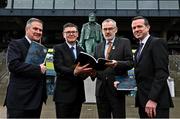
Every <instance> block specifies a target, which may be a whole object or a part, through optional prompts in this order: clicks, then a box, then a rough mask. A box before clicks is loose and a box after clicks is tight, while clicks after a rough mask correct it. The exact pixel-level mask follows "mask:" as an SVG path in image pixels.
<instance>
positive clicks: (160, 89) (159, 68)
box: [135, 36, 173, 108]
mask: <svg viewBox="0 0 180 119" xmlns="http://www.w3.org/2000/svg"><path fill="white" fill-rule="evenodd" d="M136 54H137V53H135V56H136ZM168 62H169V61H168V51H167V44H166V43H165V41H164V40H162V39H159V38H155V37H152V36H150V37H149V39H148V40H147V42H146V44H145V46H144V48H143V50H142V52H141V55H140V58H139V61H136V60H135V78H136V82H137V88H138V90H137V95H136V106H141V107H145V105H146V103H147V101H148V100H149V99H151V100H154V101H156V102H157V104H158V105H157V107H158V108H169V107H171V106H173V103H172V99H171V95H170V92H169V88H168V85H167V78H168V76H169V71H168Z"/></svg>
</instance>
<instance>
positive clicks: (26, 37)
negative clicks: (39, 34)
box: [25, 36, 31, 44]
mask: <svg viewBox="0 0 180 119" xmlns="http://www.w3.org/2000/svg"><path fill="white" fill-rule="evenodd" d="M25 38H26V39H27V41H28V42H29V44H31V40H30V39H29V38H28V37H27V36H25Z"/></svg>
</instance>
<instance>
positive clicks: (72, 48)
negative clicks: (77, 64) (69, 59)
mask: <svg viewBox="0 0 180 119" xmlns="http://www.w3.org/2000/svg"><path fill="white" fill-rule="evenodd" d="M70 50H71V53H72V56H73V60H75V54H74V51H73V50H74V47H73V46H72V47H71V48H70Z"/></svg>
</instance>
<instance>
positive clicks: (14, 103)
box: [5, 37, 47, 109]
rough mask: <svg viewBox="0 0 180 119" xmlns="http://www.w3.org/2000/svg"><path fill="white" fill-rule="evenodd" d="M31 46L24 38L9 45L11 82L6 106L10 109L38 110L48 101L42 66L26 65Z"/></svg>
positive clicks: (8, 59) (8, 57) (8, 58)
mask: <svg viewBox="0 0 180 119" xmlns="http://www.w3.org/2000/svg"><path fill="white" fill-rule="evenodd" d="M29 46H30V44H29V42H28V41H27V39H26V38H25V37H24V38H22V39H18V40H14V41H12V42H11V43H10V44H9V47H8V51H7V62H8V69H9V71H10V80H9V85H8V88H7V94H6V99H5V105H6V106H7V107H8V108H9V109H36V108H38V107H39V106H40V105H41V104H42V101H46V99H47V94H46V79H45V75H44V74H42V73H41V69H40V66H35V65H32V64H27V63H25V62H24V61H25V58H26V55H27V52H28V48H29Z"/></svg>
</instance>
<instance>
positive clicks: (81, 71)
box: [74, 62, 93, 76]
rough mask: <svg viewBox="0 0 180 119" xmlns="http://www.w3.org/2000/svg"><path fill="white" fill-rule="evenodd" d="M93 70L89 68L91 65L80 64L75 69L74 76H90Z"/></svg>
mask: <svg viewBox="0 0 180 119" xmlns="http://www.w3.org/2000/svg"><path fill="white" fill-rule="evenodd" d="M92 70H93V69H92V68H90V67H89V64H86V65H83V66H81V65H80V63H79V62H78V64H77V65H76V67H75V69H74V75H75V76H77V75H79V74H88V75H90V74H91V72H92Z"/></svg>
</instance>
